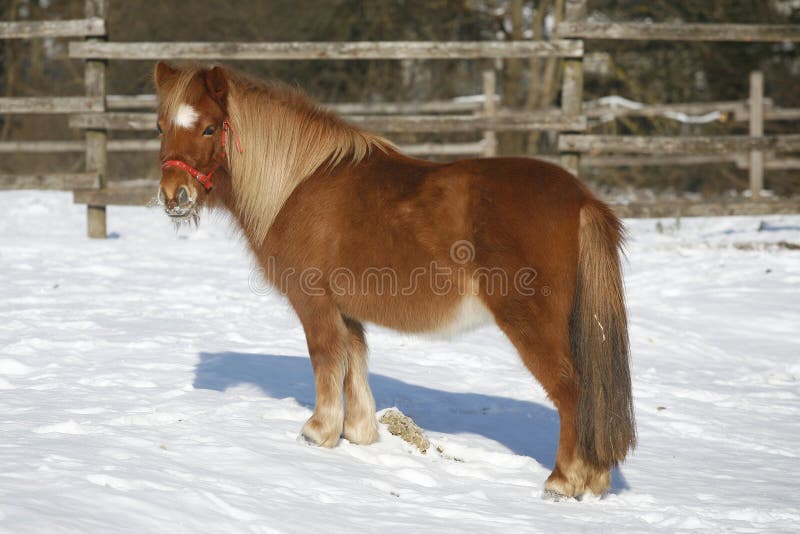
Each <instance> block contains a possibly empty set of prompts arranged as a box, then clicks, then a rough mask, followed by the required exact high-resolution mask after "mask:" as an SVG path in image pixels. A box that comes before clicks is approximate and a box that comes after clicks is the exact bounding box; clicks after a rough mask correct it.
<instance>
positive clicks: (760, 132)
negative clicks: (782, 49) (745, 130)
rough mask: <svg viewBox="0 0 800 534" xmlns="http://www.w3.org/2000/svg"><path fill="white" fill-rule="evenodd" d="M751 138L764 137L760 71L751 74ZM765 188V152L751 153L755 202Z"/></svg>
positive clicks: (751, 191)
mask: <svg viewBox="0 0 800 534" xmlns="http://www.w3.org/2000/svg"><path fill="white" fill-rule="evenodd" d="M748 103H749V106H750V136H751V137H763V136H764V74H763V73H762V72H760V71H753V72H751V73H750V100H749V102H748ZM763 187H764V152H763V151H761V150H753V151H751V152H750V193H751V198H752V199H753V200H758V199H759V198H761V190H762V188H763Z"/></svg>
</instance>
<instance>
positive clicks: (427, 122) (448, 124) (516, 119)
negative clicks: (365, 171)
mask: <svg viewBox="0 0 800 534" xmlns="http://www.w3.org/2000/svg"><path fill="white" fill-rule="evenodd" d="M345 118H346V119H347V120H349V121H350V122H352V123H353V124H356V125H358V126H361V127H363V128H366V129H368V130H372V131H378V132H474V131H479V130H501V131H530V130H568V131H582V130H585V129H586V118H585V117H582V116H572V117H565V116H564V115H563V114H562V113H561V112H559V111H517V112H510V111H509V112H503V113H501V112H498V113H497V115H493V116H487V115H482V114H480V115H384V116H375V115H345ZM155 124H156V114H155V113H126V112H111V113H83V114H78V115H72V116H71V117H70V119H69V125H70V126H71V127H72V128H85V129H102V130H123V131H124V130H129V131H130V130H133V131H136V130H138V131H150V130H154V129H155Z"/></svg>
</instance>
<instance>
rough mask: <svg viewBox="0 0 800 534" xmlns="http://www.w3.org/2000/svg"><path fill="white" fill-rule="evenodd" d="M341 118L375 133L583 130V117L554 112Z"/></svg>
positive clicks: (558, 111) (357, 116)
mask: <svg viewBox="0 0 800 534" xmlns="http://www.w3.org/2000/svg"><path fill="white" fill-rule="evenodd" d="M345 118H346V119H347V120H348V121H350V122H352V123H354V124H357V125H358V126H360V127H362V128H365V129H367V130H373V131H377V132H395V133H400V132H430V133H443V132H471V131H482V130H495V131H529V130H566V131H571V132H575V131H581V130H585V129H586V119H585V118H584V117H580V116H578V117H567V116H565V115H564V114H563V113H562V112H561V111H560V110H557V111H544V112H541V111H518V112H508V113H503V112H498V113H497V115H491V116H490V115H439V116H431V115H390V116H374V115H372V116H370V115H349V116H345Z"/></svg>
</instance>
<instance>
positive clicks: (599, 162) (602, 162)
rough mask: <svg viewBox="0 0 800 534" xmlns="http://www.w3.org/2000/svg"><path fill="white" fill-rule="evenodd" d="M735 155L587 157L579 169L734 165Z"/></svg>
mask: <svg viewBox="0 0 800 534" xmlns="http://www.w3.org/2000/svg"><path fill="white" fill-rule="evenodd" d="M735 161H736V156H735V155H726V154H712V155H699V156H691V155H690V156H682V155H671V156H647V155H643V156H587V157H584V158H581V167H589V168H602V167H661V166H667V167H673V166H676V165H718V164H720V163H735Z"/></svg>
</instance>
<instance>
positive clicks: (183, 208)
mask: <svg viewBox="0 0 800 534" xmlns="http://www.w3.org/2000/svg"><path fill="white" fill-rule="evenodd" d="M158 200H159V203H160V204H161V205H163V206H164V211H166V212H167V215H169V216H170V217H185V216H186V215H188V214H189V213H191V212H192V210H193V209H194V201H195V198H194V195H192V194H191V192H190V191H189V188H188V187H186V186H185V185H180V186H178V187H177V189H174V190H172V191H167V188H165V187H163V186H162V187H161V188H160V189H159V191H158Z"/></svg>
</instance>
